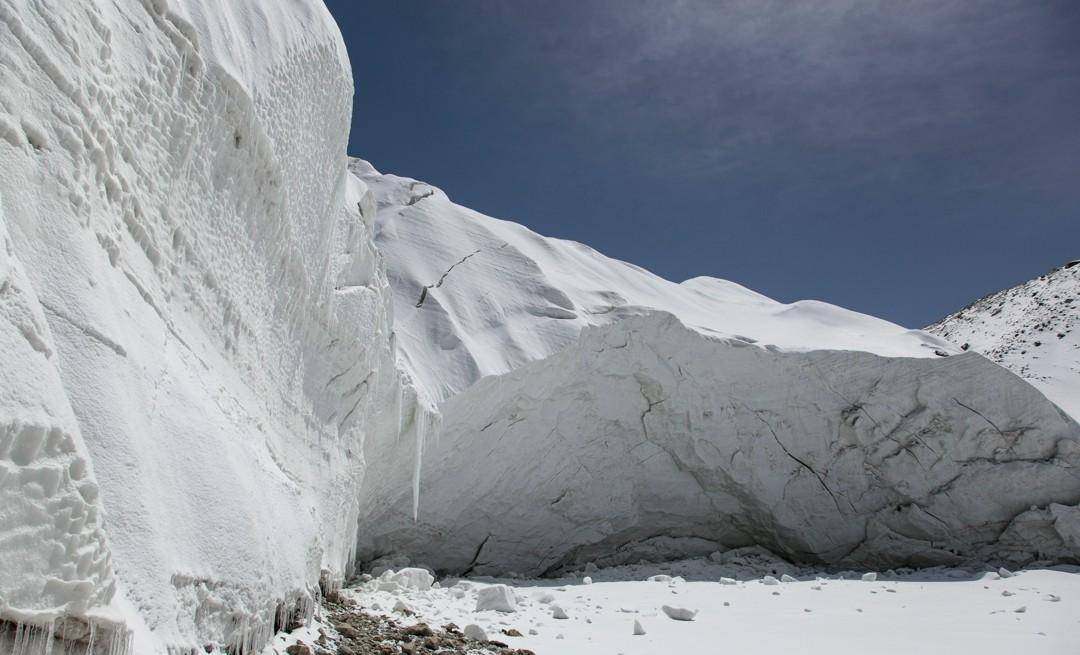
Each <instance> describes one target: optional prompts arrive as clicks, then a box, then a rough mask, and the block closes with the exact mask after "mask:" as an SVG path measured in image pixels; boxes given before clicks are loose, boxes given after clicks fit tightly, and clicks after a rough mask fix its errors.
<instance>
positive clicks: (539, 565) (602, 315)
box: [351, 160, 1080, 576]
mask: <svg viewBox="0 0 1080 655" xmlns="http://www.w3.org/2000/svg"><path fill="white" fill-rule="evenodd" d="M351 169H352V171H353V172H354V173H356V174H357V175H359V177H360V178H361V180H362V181H363V182H364V183H365V184H367V185H368V186H369V187H370V188H371V189H372V190H373V192H374V193H375V196H376V198H377V200H378V205H379V206H378V214H377V218H376V225H377V236H376V244H377V246H378V247H379V250H380V252H382V253H383V255H384V256H385V257H386V262H387V269H388V278H389V280H390V284H391V287H392V288H393V292H394V305H395V306H394V314H395V332H396V334H397V347H398V354H399V359H400V361H401V364H402V366H403V368H404V369H405V370H406V372H407V374H408V375H409V376H410V377H411V379H412V380H413V382H414V383H415V384H416V386H417V387H418V393H420V395H421V397H422V400H423V401H425V402H427V403H431V404H437V405H438V409H439V412H440V413H441V416H442V418H441V421H442V424H441V428H440V429H439V430H438V438H436V439H431V440H428V441H426V442H423V441H419V442H417V441H413V440H400V441H398V442H396V443H395V444H393V446H392V447H391V448H390V449H389V451H388V453H386V454H382V455H380V457H379V459H378V461H380V462H383V463H385V465H384V466H380V469H379V472H378V474H377V475H372V476H369V477H368V478H367V479H366V480H365V493H364V494H363V497H362V501H361V502H362V510H361V517H362V519H361V521H362V523H363V524H364V525H365V526H366V529H364V530H363V531H362V534H361V539H360V545H359V551H358V552H359V556H360V558H361V560H362V561H366V562H373V563H376V564H377V563H379V561H386V562H387V563H391V564H392V563H393V562H395V561H397V560H394V559H393V558H386V557H385V556H386V555H387V554H395V555H398V556H405V557H408V558H409V559H410V560H411V561H412V562H414V563H417V564H421V565H425V566H430V567H433V568H434V569H436V570H439V571H443V572H446V573H451V574H459V575H460V574H474V575H475V574H503V573H507V572H511V571H512V572H516V573H518V574H522V575H527V576H538V575H550V574H554V573H558V572H560V571H564V570H572V569H573V568H574V567H575V566H580V565H581V564H583V563H585V562H590V561H596V562H597V563H599V564H601V565H613V564H622V563H626V562H636V561H638V560H639V559H640V558H643V557H644V558H647V559H663V558H679V557H694V556H701V555H706V554H708V553H711V552H713V551H717V550H724V549H728V548H735V547H740V546H747V545H751V544H758V545H764V546H766V547H768V548H770V549H771V550H772V551H773V552H776V553H777V554H780V555H782V556H785V557H787V558H790V559H792V560H796V561H807V562H819V563H823V564H832V565H847V566H855V565H860V566H870V565H873V566H881V565H885V566H900V565H917V566H933V565H956V564H960V563H963V562H965V561H969V560H973V559H974V560H987V559H995V558H998V559H1002V560H1003V561H1009V562H1015V563H1023V562H1029V561H1034V560H1039V559H1044V558H1050V559H1056V558H1064V559H1073V558H1076V557H1077V556H1078V555H1080V550H1078V546H1080V509H1078V508H1077V503H1078V502H1080V473H1078V471H1077V466H1078V465H1080V427H1078V426H1077V424H1076V423H1075V421H1073V420H1071V419H1070V418H1069V417H1067V416H1065V415H1063V414H1062V412H1060V411H1059V410H1058V409H1057V408H1056V407H1055V406H1054V405H1053V404H1051V403H1050V402H1048V401H1047V400H1046V398H1045V397H1044V396H1043V395H1042V394H1040V393H1039V392H1038V391H1037V390H1036V389H1035V388H1033V387H1031V386H1030V385H1029V384H1027V383H1025V382H1023V381H1022V380H1020V379H1019V378H1017V377H1016V376H1014V375H1013V374H1012V373H1009V372H1008V371H1007V370H1005V369H1003V368H1001V367H999V366H997V365H996V364H994V363H992V362H991V361H989V360H987V359H985V358H984V357H982V356H980V355H977V354H975V353H963V352H962V351H961V350H960V349H959V348H957V347H954V346H951V345H949V344H948V343H946V342H945V341H943V340H942V339H940V338H938V337H935V336H933V335H930V334H928V333H925V332H921V331H916V330H907V329H904V328H901V327H899V326H896V325H894V324H891V323H888V322H886V321H882V320H879V319H875V318H872V317H869V316H864V315H861V314H857V313H854V312H850V311H847V310H844V309H841V308H838V307H834V306H831V305H828V304H825V303H821V302H813V301H808V302H800V303H794V304H792V305H784V304H781V303H777V302H775V301H772V300H770V299H768V298H765V297H764V296H761V295H760V294H757V293H754V292H752V291H749V290H747V289H745V288H743V287H740V286H738V285H736V284H733V283H730V282H725V281H722V280H715V279H710V278H697V279H694V280H690V281H688V282H685V283H682V284H676V283H672V282H669V281H667V280H663V279H661V278H659V277H657V276H655V275H652V274H651V273H649V272H647V271H644V270H642V269H640V268H638V267H635V266H632V265H629V264H626V263H624V262H620V261H616V260H613V259H610V258H607V257H604V256H603V255H601V254H600V253H597V252H596V251H594V250H592V249H591V248H588V247H587V246H583V245H581V244H578V243H573V242H569V241H563V240H558V239H548V238H545V237H542V236H540V235H537V234H535V233H533V232H531V231H529V230H528V229H526V228H524V227H522V226H520V225H516V224H514V223H509V222H506V221H500V220H496V219H493V218H489V217H487V216H483V215H481V214H479V213H477V212H475V211H472V210H469V209H466V208H463V207H460V206H457V205H455V204H453V203H452V202H451V201H450V200H449V199H448V198H447V197H446V195H445V194H444V193H442V192H441V191H439V190H438V189H435V188H433V187H431V186H430V185H426V184H423V183H421V182H417V181H415V180H411V179H408V178H402V177H398V176H394V175H381V174H379V173H378V172H377V171H376V170H375V169H374V168H373V167H372V166H370V165H369V164H367V163H366V162H362V161H358V160H354V161H353V163H352V165H351ZM419 461H422V462H423V463H422V465H421V466H416V462H419ZM410 482H411V484H410ZM418 499H419V500H418Z"/></svg>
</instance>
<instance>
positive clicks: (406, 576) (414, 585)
mask: <svg viewBox="0 0 1080 655" xmlns="http://www.w3.org/2000/svg"><path fill="white" fill-rule="evenodd" d="M390 579H391V580H393V581H394V582H396V583H397V584H399V585H401V586H402V587H404V588H405V589H421V590H422V589H430V588H431V585H432V583H433V582H435V576H433V575H431V574H430V573H428V572H427V571H425V570H424V569H417V568H407V569H401V570H400V571H398V572H397V573H394V574H393V575H392V576H391V578H390Z"/></svg>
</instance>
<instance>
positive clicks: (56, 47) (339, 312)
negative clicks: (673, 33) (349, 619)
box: [0, 0, 411, 653]
mask: <svg viewBox="0 0 1080 655" xmlns="http://www.w3.org/2000/svg"><path fill="white" fill-rule="evenodd" d="M352 91H353V89H352V78H351V72H350V68H349V63H348V60H347V57H346V53H345V49H344V46H343V43H342V41H341V37H340V34H339V33H338V31H337V27H336V26H335V25H334V23H333V20H332V19H331V17H330V15H329V13H328V12H327V11H326V9H325V7H323V6H322V4H321V3H320V2H317V1H315V0H302V1H290V2H266V1H262V0H235V1H230V2H218V1H216V0H182V1H173V0H143V1H138V0H123V1H120V2H115V3H112V2H109V3H105V2H91V1H89V0H63V1H59V0H53V1H43V2H23V1H21V0H15V1H10V0H0V210H2V214H0V242H2V247H0V348H2V352H3V357H4V362H3V366H2V367H0V621H2V623H0V650H4V648H6V647H7V646H10V645H11V643H12V642H14V643H15V648H16V650H18V649H20V648H21V649H23V650H26V649H28V648H36V647H37V646H36V645H35V644H39V642H40V644H44V643H45V642H48V641H49V640H50V639H52V638H54V637H55V638H56V640H57V641H58V644H57V645H55V647H54V648H53V651H52V652H54V653H58V652H60V650H59V649H61V648H68V647H70V648H71V649H72V650H73V651H74V650H77V651H78V652H85V651H87V650H101V651H103V652H104V650H107V649H112V650H113V651H122V650H125V649H129V648H130V649H132V650H133V651H134V652H138V653H154V652H161V651H163V650H164V649H165V648H166V647H168V648H171V649H176V650H179V649H196V648H198V649H202V648H203V646H204V645H213V644H218V645H220V646H230V647H231V650H230V652H232V653H243V652H250V651H254V650H257V649H258V648H260V647H261V646H262V644H263V643H264V642H265V641H267V640H268V639H269V637H270V636H271V635H272V633H273V631H274V630H275V628H276V627H279V626H280V625H282V624H283V623H285V622H287V620H289V618H290V617H291V616H300V617H301V618H302V617H303V616H304V615H305V613H307V612H309V611H310V607H311V604H312V599H313V596H314V595H315V594H317V593H318V585H319V583H320V581H321V582H322V583H323V584H324V586H325V585H330V586H333V585H334V584H336V583H337V582H338V581H340V579H341V578H342V577H343V575H344V573H345V572H346V571H347V570H348V568H349V567H350V566H351V563H352V561H353V551H354V545H355V539H356V525H357V517H358V497H359V488H360V481H361V479H362V476H363V472H364V458H363V451H364V440H365V436H366V435H368V434H372V433H375V432H380V431H386V432H389V433H393V434H396V432H397V429H398V422H399V411H398V410H399V409H400V408H401V406H402V405H401V398H400V396H399V391H398V380H399V378H398V374H397V372H396V370H395V366H394V355H393V349H392V345H391V339H390V327H389V326H390V321H391V314H390V310H391V308H390V302H389V298H390V296H389V290H388V288H387V286H386V280H385V276H384V274H383V272H382V268H381V260H380V258H379V256H378V254H377V252H376V251H375V249H374V246H373V243H372V232H373V226H372V220H373V218H374V216H373V210H374V202H373V200H372V199H371V197H370V194H369V193H368V191H367V189H366V188H365V187H364V185H363V183H361V182H360V181H358V180H357V179H356V178H354V177H352V176H349V175H347V173H346V158H345V144H346V138H347V135H348V126H349V118H350V114H351V102H352ZM408 415H409V416H411V414H408ZM103 514H104V516H105V517H107V520H106V521H104V523H103ZM103 525H104V526H105V527H104V528H103V527H102V526H103ZM114 590H115V593H114ZM132 639H133V640H134V642H133V645H132V644H130V640H132ZM30 642H34V643H30ZM44 648H45V646H44V645H42V649H43V650H44ZM20 652H21V651H20ZM35 652H36V651H35Z"/></svg>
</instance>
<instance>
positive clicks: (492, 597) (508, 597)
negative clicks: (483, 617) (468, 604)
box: [475, 584, 517, 613]
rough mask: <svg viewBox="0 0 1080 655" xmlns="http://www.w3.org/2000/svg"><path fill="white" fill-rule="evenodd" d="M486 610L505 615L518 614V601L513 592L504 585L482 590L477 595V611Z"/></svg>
mask: <svg viewBox="0 0 1080 655" xmlns="http://www.w3.org/2000/svg"><path fill="white" fill-rule="evenodd" d="M486 610H494V611H496V612H504V613H510V612H516V611H517V600H516V597H515V596H514V592H513V590H511V589H510V587H508V586H506V585H503V584H497V585H492V586H490V587H484V588H482V589H481V590H480V591H479V592H477V594H476V610H475V611H477V612H483V611H486Z"/></svg>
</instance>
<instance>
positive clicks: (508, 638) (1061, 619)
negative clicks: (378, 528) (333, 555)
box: [267, 550, 1080, 655]
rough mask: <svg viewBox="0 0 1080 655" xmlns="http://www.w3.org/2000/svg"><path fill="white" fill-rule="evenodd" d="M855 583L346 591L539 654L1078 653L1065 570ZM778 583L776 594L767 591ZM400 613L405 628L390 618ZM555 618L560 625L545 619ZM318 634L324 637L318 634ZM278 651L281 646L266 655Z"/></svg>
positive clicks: (738, 565) (621, 572) (1076, 603)
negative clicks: (499, 606) (502, 593)
mask: <svg viewBox="0 0 1080 655" xmlns="http://www.w3.org/2000/svg"><path fill="white" fill-rule="evenodd" d="M861 573H862V572H861V571H855V572H853V571H847V572H843V573H837V574H824V573H821V572H820V571H815V570H814V569H810V568H800V567H794V566H791V565H790V564H788V563H786V562H782V561H778V560H776V559H775V558H769V557H768V556H767V555H766V554H759V553H755V552H754V551H753V550H740V551H736V552H730V553H725V554H722V555H721V554H717V556H714V557H713V558H712V559H696V560H687V561H677V562H671V563H667V564H659V565H655V564H653V565H644V566H637V565H634V566H625V567H618V568H612V569H599V570H595V571H593V572H592V573H591V574H590V575H591V576H592V577H593V578H595V582H594V583H593V584H589V585H586V584H582V582H583V579H581V578H580V577H563V578H558V579H552V580H518V579H509V580H491V579H484V580H475V579H472V580H463V581H460V582H458V581H455V580H453V579H449V580H443V581H442V583H443V584H442V586H441V588H430V589H409V590H397V591H393V592H391V591H385V590H381V589H380V587H379V584H378V580H375V581H372V582H369V583H367V584H364V585H362V586H361V587H360V588H358V589H355V590H353V589H349V590H347V591H346V593H347V594H348V595H349V596H351V597H352V598H354V599H355V600H356V601H357V602H359V603H360V604H361V605H362V606H363V607H364V608H365V609H366V610H367V611H375V612H379V613H382V614H386V615H390V616H393V617H394V618H395V619H397V620H399V621H401V622H403V623H409V624H411V623H414V622H421V621H422V622H425V623H427V624H429V625H431V626H441V625H444V624H446V623H447V622H453V623H455V624H457V625H458V626H461V627H463V628H464V627H466V626H470V625H471V626H476V628H477V629H479V630H482V631H483V632H484V633H485V634H486V635H487V637H488V638H489V639H497V640H499V641H502V642H504V643H507V644H508V645H510V646H511V647H514V648H527V649H530V650H533V651H534V652H537V653H560V654H564V655H578V654H581V655H593V654H595V653H623V654H624V655H653V654H655V653H684V652H685V653H704V652H710V653H711V652H721V653H726V652H731V653H740V654H745V655H751V654H753V655H774V654H775V653H806V654H808V655H818V654H821V655H825V654H834V653H875V654H886V653H890V654H892V653H895V654H897V655H907V654H909V653H934V654H941V655H949V654H953V653H979V654H980V655H998V654H1000V655H1008V654H1011V653H1023V652H1038V653H1042V654H1045V655H1072V654H1073V653H1075V652H1076V639H1077V636H1078V635H1080V570H1078V569H1077V568H1076V567H1067V566H1066V567H1060V568H1051V569H1035V570H1025V571H1016V572H1015V573H1013V574H1010V572H1008V571H1006V572H1005V573H1006V574H1008V575H1001V574H999V573H997V572H994V571H992V570H985V569H981V568H980V569H975V570H964V569H950V568H942V569H933V570H920V571H911V570H898V571H887V572H886V571H883V572H880V573H878V575H876V576H874V577H875V579H873V580H869V579H867V580H865V581H864V580H863V576H862V575H861ZM781 575H783V580H784V581H783V582H780V581H779V580H777V578H779V577H781ZM868 577H869V576H868ZM770 578H771V580H770ZM771 581H776V583H775V584H769V582H771ZM500 584H506V585H509V586H510V590H511V592H512V593H513V594H514V595H515V596H516V598H517V602H516V608H515V611H514V612H513V613H503V612H498V611H491V610H485V611H476V608H475V607H474V606H475V603H476V599H477V598H478V597H479V596H480V595H481V594H483V593H485V590H487V589H490V588H492V586H497V585H500ZM399 603H402V604H404V605H405V606H407V607H408V608H409V609H410V610H411V611H413V612H415V616H412V617H409V616H406V615H404V614H402V613H401V612H395V611H392V608H393V607H394V606H395V605H398V604H399ZM554 606H558V607H559V608H561V609H562V610H563V611H564V613H565V615H566V617H567V618H565V619H557V618H555V616H554V610H553V607H554ZM664 606H668V607H671V608H673V609H683V610H689V611H696V612H697V613H696V614H695V615H694V619H693V620H692V621H676V620H673V619H672V618H669V617H668V616H667V614H666V613H665V612H664V610H663V607H664ZM637 625H640V627H641V628H642V630H641V632H643V634H638V633H637V632H636V630H635V626H637ZM326 631H327V632H328V633H330V634H333V628H332V627H330V626H327V627H326ZM507 633H510V634H507ZM518 635H519V636H518ZM302 638H304V639H306V640H307V643H311V642H312V638H311V637H309V636H307V635H303V637H302ZM286 643H288V639H287V638H280V639H279V641H278V642H277V644H276V645H278V646H282V647H279V648H278V650H277V652H279V653H280V652H284V650H285V649H284V647H283V646H284V645H285V644H286ZM267 655H271V653H270V651H268V652H267Z"/></svg>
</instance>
